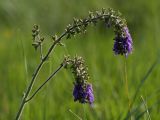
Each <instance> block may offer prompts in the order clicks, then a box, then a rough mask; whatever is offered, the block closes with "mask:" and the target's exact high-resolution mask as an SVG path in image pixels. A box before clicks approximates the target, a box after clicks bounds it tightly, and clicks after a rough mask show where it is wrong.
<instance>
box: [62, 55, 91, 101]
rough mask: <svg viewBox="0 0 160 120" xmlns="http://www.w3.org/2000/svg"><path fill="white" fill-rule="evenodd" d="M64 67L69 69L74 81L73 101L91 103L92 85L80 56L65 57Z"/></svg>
mask: <svg viewBox="0 0 160 120" xmlns="http://www.w3.org/2000/svg"><path fill="white" fill-rule="evenodd" d="M65 65H66V66H65V68H69V69H71V71H72V73H73V75H74V78H75V82H74V89H73V96H74V101H79V102H80V103H89V104H92V103H93V101H94V95H93V89H92V85H91V84H90V83H89V82H88V80H89V75H88V72H87V70H88V68H87V67H86V66H85V63H84V60H83V58H82V57H78V56H76V57H74V58H73V59H70V58H69V57H66V58H65Z"/></svg>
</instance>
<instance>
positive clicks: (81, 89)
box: [16, 8, 133, 120]
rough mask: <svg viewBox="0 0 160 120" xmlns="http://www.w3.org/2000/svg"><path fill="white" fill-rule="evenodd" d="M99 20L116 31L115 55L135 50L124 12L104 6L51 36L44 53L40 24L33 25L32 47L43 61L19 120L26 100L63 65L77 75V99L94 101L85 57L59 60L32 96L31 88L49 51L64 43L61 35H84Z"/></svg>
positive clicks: (75, 99) (32, 81)
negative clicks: (58, 64) (89, 26)
mask: <svg viewBox="0 0 160 120" xmlns="http://www.w3.org/2000/svg"><path fill="white" fill-rule="evenodd" d="M98 21H103V22H104V24H105V25H106V26H107V27H108V28H110V27H111V28H113V30H114V33H115V38H114V40H115V42H114V46H113V51H114V53H115V54H116V55H119V54H120V55H125V56H128V54H130V53H131V52H132V49H133V48H132V38H131V35H130V33H129V30H128V27H127V24H126V20H125V19H124V18H122V16H121V13H120V12H118V11H114V10H112V9H110V8H109V9H108V10H105V9H102V10H101V11H96V12H89V15H88V16H87V17H86V18H84V19H76V18H74V19H73V23H72V24H69V25H68V26H67V27H66V29H65V31H64V32H63V33H62V34H61V35H60V36H57V35H54V36H52V39H53V43H52V45H51V46H50V47H49V48H48V51H47V53H46V54H45V55H43V52H42V46H43V44H42V43H43V42H44V41H45V40H44V38H43V37H41V35H40V30H39V26H38V25H34V27H33V30H32V36H33V44H32V45H33V47H34V48H35V49H36V50H39V51H40V58H41V59H40V63H39V64H38V66H37V68H36V69H35V72H34V74H33V77H32V79H31V81H30V83H29V85H28V87H27V89H26V92H25V93H24V96H23V98H22V102H21V104H20V108H19V110H18V113H17V115H16V120H18V119H19V118H20V115H21V113H22V111H23V108H24V106H25V104H26V103H28V102H29V101H30V100H32V99H33V98H34V96H35V95H36V94H37V93H38V92H39V91H40V90H41V89H42V87H43V86H44V85H45V84H46V83H47V82H48V81H49V80H51V78H53V77H54V76H55V75H56V74H57V73H58V72H59V71H60V70H61V69H62V68H66V69H71V71H72V73H73V74H74V77H75V82H74V88H73V97H74V101H79V102H80V103H89V104H93V102H94V95H93V89H92V85H91V83H89V82H88V80H89V75H88V72H87V67H86V66H85V64H84V60H83V58H82V57H78V56H76V57H74V58H73V59H71V58H70V57H68V56H67V57H65V58H64V60H62V62H61V63H60V66H59V67H58V68H57V69H56V70H55V71H54V72H53V73H52V74H51V75H50V76H49V77H48V78H47V79H46V81H44V83H42V85H40V87H39V88H38V89H37V90H36V91H35V92H33V94H32V95H30V93H31V90H32V87H33V85H34V83H35V80H36V77H37V76H38V74H39V71H40V70H41V68H42V66H43V65H44V63H45V62H46V61H47V59H48V57H49V56H50V54H51V53H52V52H53V50H54V48H55V47H56V46H57V45H60V46H63V43H62V42H61V41H62V38H64V37H66V39H69V38H71V37H72V36H75V35H76V34H81V33H84V32H86V29H87V26H88V25H90V24H94V25H96V23H97V22H98Z"/></svg>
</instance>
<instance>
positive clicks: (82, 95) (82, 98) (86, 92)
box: [73, 83, 94, 104]
mask: <svg viewBox="0 0 160 120" xmlns="http://www.w3.org/2000/svg"><path fill="white" fill-rule="evenodd" d="M73 96H74V101H79V102H80V103H90V104H92V103H93V101H94V95H93V89H92V85H91V84H87V85H86V86H84V85H83V84H77V83H76V84H75V85H74V90H73Z"/></svg>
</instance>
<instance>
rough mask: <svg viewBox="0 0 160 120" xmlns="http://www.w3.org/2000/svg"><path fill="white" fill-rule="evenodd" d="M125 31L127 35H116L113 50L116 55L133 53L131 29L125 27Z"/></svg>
mask: <svg viewBox="0 0 160 120" xmlns="http://www.w3.org/2000/svg"><path fill="white" fill-rule="evenodd" d="M123 31H124V33H125V36H121V35H116V37H115V39H114V40H115V42H114V47H113V51H114V53H115V54H116V55H118V54H121V55H125V56H128V54H130V53H132V49H133V47H132V44H133V42H132V38H131V35H130V33H129V30H128V28H127V27H124V28H123Z"/></svg>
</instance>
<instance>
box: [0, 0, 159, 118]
mask: <svg viewBox="0 0 160 120" xmlns="http://www.w3.org/2000/svg"><path fill="white" fill-rule="evenodd" d="M109 7H111V8H113V9H115V10H119V11H120V12H121V13H122V14H123V16H124V17H125V18H126V20H127V22H128V26H129V29H130V32H131V35H132V37H133V42H134V52H133V54H132V55H131V56H129V57H128V58H127V65H128V66H127V69H128V80H129V92H130V96H133V94H134V92H135V89H136V88H137V85H138V83H139V82H140V79H141V78H142V77H143V76H144V75H145V73H146V72H147V70H148V68H149V67H150V66H151V65H152V63H153V62H154V61H155V59H156V58H157V55H158V54H157V53H158V52H159V48H160V46H159V45H160V42H159V34H160V28H159V26H160V22H159V21H160V15H159V8H160V2H159V0H152V1H149V0H134V1H133V0H132V1H131V0H70V1H66V0H47V1H44V0H0V55H1V56H0V68H1V69H0V76H1V80H0V96H1V99H0V119H2V120H8V119H13V118H14V117H15V114H16V112H17V110H18V107H19V103H20V100H21V97H22V94H23V91H24V90H25V88H26V86H27V84H28V82H29V81H30V79H31V76H32V74H33V71H34V69H35V67H36V65H37V64H38V63H39V53H38V52H37V51H34V48H33V47H32V46H31V44H32V37H31V29H32V26H33V24H35V23H36V24H39V25H40V27H41V31H42V33H43V35H44V36H45V41H44V42H45V44H44V52H46V50H47V48H48V47H49V46H50V44H51V38H50V35H54V34H55V32H56V33H58V34H59V33H61V32H63V30H64V28H65V27H66V25H67V24H69V23H71V21H72V20H73V17H77V18H81V17H84V16H86V15H88V11H94V10H99V9H101V8H109ZM95 28H96V29H95ZM112 39H113V33H112V32H111V30H108V29H106V28H105V27H104V25H103V24H101V23H100V24H98V25H97V26H96V27H89V29H88V32H87V33H86V34H84V35H82V36H77V37H75V38H72V39H71V40H66V41H65V44H66V47H57V49H56V51H55V53H54V55H52V56H51V58H50V59H49V60H48V62H47V63H46V66H45V67H44V69H43V70H42V71H41V74H40V76H39V77H38V78H37V81H36V85H35V87H34V88H33V90H35V89H36V88H37V87H38V86H39V85H40V83H42V82H43V81H44V80H45V78H46V77H47V76H48V75H49V73H51V72H52V71H53V70H54V69H55V68H56V67H57V66H58V64H59V63H60V62H61V60H62V58H63V55H64V54H71V55H72V56H73V55H75V54H78V55H80V56H83V57H84V59H85V60H86V61H87V62H86V63H87V64H88V67H89V72H90V75H91V80H90V82H92V83H93V89H94V93H95V106H94V108H90V107H89V106H87V105H81V104H78V103H75V102H73V97H72V89H73V88H72V86H73V84H72V82H73V76H71V74H70V73H69V72H66V71H65V70H63V71H62V72H60V73H59V74H57V76H56V77H55V78H54V79H53V80H52V81H51V82H50V83H49V84H47V86H46V87H45V88H44V89H43V90H42V91H41V93H40V94H38V95H37V96H36V97H35V99H34V100H33V101H31V102H30V103H29V104H27V105H26V107H25V110H24V113H23V120H28V119H31V120H32V119H38V120H45V119H47V120H48V119H49V120H50V119H56V120H61V119H65V120H72V119H73V120H74V119H75V117H74V115H73V114H72V113H70V112H69V111H68V109H71V110H72V111H73V112H74V113H76V114H77V115H79V116H80V117H82V118H83V117H85V118H87V119H91V120H92V119H95V120H98V119H101V120H102V119H103V120H105V119H118V118H119V117H121V116H124V114H125V112H126V110H127V106H128V105H127V104H126V101H127V98H126V96H125V91H124V87H123V86H124V84H123V58H122V57H120V56H116V57H115V56H114V55H113V52H112V45H113V40H112ZM82 46H83V48H82ZM159 71H160V65H159V64H158V65H157V66H156V68H155V70H154V71H153V72H152V73H151V75H150V76H149V78H148V79H147V81H146V83H145V84H144V86H143V88H142V90H141V92H140V95H143V97H144V98H147V96H148V95H153V97H152V98H150V99H148V100H147V104H148V106H151V105H152V104H154V103H155V102H156V101H157V100H159V99H160V98H159V93H157V92H155V91H156V90H157V89H158V88H159V79H160V74H159ZM140 103H141V100H140V98H138V99H137V101H136V104H135V105H138V104H140ZM143 110H144V107H141V108H140V109H139V112H142V111H143ZM159 110H160V107H159V106H156V107H155V108H154V109H153V111H152V112H151V113H150V114H151V118H152V119H155V120H158V119H160V116H159V114H158V113H159Z"/></svg>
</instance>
